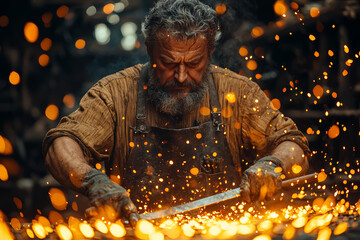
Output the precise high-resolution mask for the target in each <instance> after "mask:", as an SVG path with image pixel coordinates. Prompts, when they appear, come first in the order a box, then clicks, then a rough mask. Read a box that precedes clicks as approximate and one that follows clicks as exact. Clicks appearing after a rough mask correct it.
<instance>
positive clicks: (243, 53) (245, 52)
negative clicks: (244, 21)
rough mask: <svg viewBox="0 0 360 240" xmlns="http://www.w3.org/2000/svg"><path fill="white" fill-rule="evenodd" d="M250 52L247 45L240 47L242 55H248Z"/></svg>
mask: <svg viewBox="0 0 360 240" xmlns="http://www.w3.org/2000/svg"><path fill="white" fill-rule="evenodd" d="M248 53H249V51H248V50H247V48H246V47H244V46H241V47H240V49H239V54H240V56H242V57H245V56H246V55H248Z"/></svg>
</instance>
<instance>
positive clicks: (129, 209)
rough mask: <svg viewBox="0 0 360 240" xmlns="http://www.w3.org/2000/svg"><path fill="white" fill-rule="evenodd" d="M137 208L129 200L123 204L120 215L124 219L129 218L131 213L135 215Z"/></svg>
mask: <svg viewBox="0 0 360 240" xmlns="http://www.w3.org/2000/svg"><path fill="white" fill-rule="evenodd" d="M136 212H137V208H136V206H135V204H134V203H133V202H132V201H131V200H130V198H129V200H128V201H127V203H125V204H124V207H123V208H122V213H123V216H124V217H125V218H129V216H130V214H131V213H136Z"/></svg>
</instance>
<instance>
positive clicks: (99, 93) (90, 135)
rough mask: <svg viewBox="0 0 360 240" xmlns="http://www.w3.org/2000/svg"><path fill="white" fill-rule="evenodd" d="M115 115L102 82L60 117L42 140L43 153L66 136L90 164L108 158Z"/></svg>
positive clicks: (112, 141)
mask: <svg viewBox="0 0 360 240" xmlns="http://www.w3.org/2000/svg"><path fill="white" fill-rule="evenodd" d="M114 127H115V113H114V106H113V101H112V98H111V95H110V93H109V91H108V89H107V88H106V86H105V85H104V84H102V82H101V81H100V82H98V83H97V84H95V85H94V86H93V87H92V88H91V89H90V90H89V91H88V92H87V93H86V94H85V95H84V96H83V98H82V99H81V101H80V104H79V108H78V109H77V110H76V111H74V112H73V113H71V114H70V115H69V116H65V117H63V118H62V119H61V120H60V122H59V124H58V125H57V127H56V128H54V129H51V130H50V131H49V132H48V133H47V134H46V136H45V138H44V140H43V154H44V156H46V153H47V151H48V149H49V147H50V145H51V144H52V142H53V141H54V139H56V138H58V137H61V136H68V137H70V138H72V139H74V140H75V141H77V142H78V143H79V145H80V146H81V147H82V149H83V152H84V154H85V156H86V157H87V158H88V160H89V162H90V163H94V162H97V161H104V160H107V159H109V157H110V153H111V152H112V148H113V145H114Z"/></svg>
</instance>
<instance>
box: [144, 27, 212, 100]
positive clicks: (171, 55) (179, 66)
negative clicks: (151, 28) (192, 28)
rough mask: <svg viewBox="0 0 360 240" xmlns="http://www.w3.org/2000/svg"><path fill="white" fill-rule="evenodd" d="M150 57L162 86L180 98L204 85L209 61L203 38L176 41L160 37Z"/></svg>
mask: <svg viewBox="0 0 360 240" xmlns="http://www.w3.org/2000/svg"><path fill="white" fill-rule="evenodd" d="M148 54H149V55H150V57H151V60H152V64H153V67H154V69H153V70H154V73H155V75H156V77H157V79H158V81H159V84H160V85H161V86H162V87H163V88H164V89H165V90H166V91H167V92H168V93H169V94H170V95H171V96H172V97H173V98H177V99H183V98H184V97H185V96H186V95H188V94H189V93H190V92H191V91H193V90H194V89H196V88H197V86H198V85H199V84H201V81H202V80H203V76H204V74H205V72H206V70H207V67H208V65H209V60H210V59H209V58H210V54H209V51H208V48H207V40H206V38H205V37H203V36H198V37H195V38H191V39H188V40H177V39H175V38H174V37H172V36H170V35H166V34H161V35H160V36H158V39H157V41H156V42H155V43H153V44H152V45H151V47H149V46H148Z"/></svg>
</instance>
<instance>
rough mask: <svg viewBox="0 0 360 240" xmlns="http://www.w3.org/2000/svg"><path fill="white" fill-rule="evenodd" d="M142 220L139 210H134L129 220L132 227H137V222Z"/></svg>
mask: <svg viewBox="0 0 360 240" xmlns="http://www.w3.org/2000/svg"><path fill="white" fill-rule="evenodd" d="M139 220H140V215H139V214H138V213H137V212H133V213H131V214H130V216H129V222H130V225H131V227H133V228H135V226H136V223H137V222H138V221H139Z"/></svg>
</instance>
